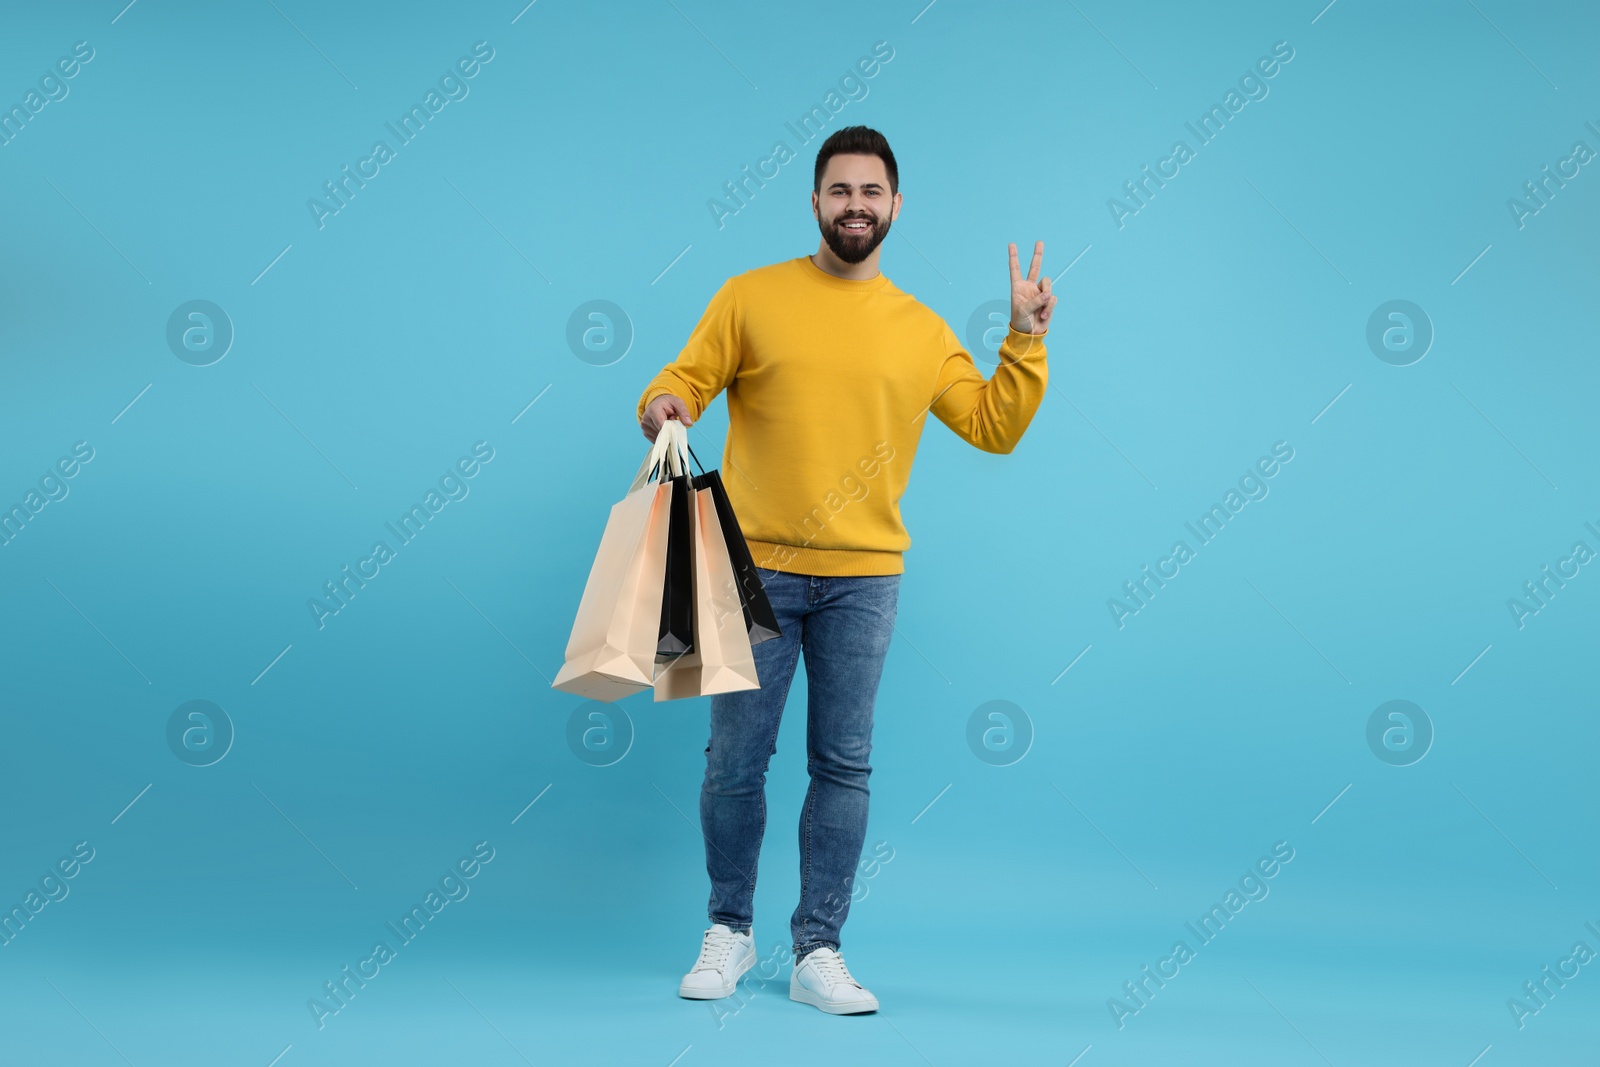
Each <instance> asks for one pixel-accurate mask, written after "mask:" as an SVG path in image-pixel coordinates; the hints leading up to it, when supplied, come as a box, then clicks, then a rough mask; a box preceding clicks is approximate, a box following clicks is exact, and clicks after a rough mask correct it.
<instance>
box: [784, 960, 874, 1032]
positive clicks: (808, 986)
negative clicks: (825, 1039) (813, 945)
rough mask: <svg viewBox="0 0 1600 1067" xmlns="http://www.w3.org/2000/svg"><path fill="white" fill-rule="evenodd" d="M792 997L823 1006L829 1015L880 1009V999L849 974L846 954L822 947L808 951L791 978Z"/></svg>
mask: <svg viewBox="0 0 1600 1067" xmlns="http://www.w3.org/2000/svg"><path fill="white" fill-rule="evenodd" d="M789 999H790V1000H798V1001H799V1002H800V1003H802V1004H810V1005H812V1006H813V1007H817V1008H821V1009H822V1010H823V1011H825V1012H827V1013H828V1014H829V1015H854V1014H856V1013H857V1012H863V1011H877V1010H878V998H877V997H875V996H873V995H872V994H871V993H869V992H867V990H866V989H865V988H863V987H862V985H861V983H860V982H857V981H856V980H855V979H854V978H852V977H850V969H849V968H848V967H846V966H845V965H844V957H843V956H841V955H839V953H837V952H835V951H834V950H833V949H831V948H829V947H827V946H826V945H824V946H822V947H821V948H819V949H815V950H813V951H811V952H808V953H806V957H805V959H803V960H801V961H800V962H799V964H797V965H796V966H795V969H794V974H793V975H791V976H790V977H789Z"/></svg>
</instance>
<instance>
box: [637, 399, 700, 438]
mask: <svg viewBox="0 0 1600 1067" xmlns="http://www.w3.org/2000/svg"><path fill="white" fill-rule="evenodd" d="M668 419H677V420H678V421H679V422H681V423H683V425H684V426H685V427H689V426H693V425H694V420H693V419H691V418H690V417H689V405H688V404H686V403H684V402H683V400H682V399H680V398H679V397H675V396H672V395H670V394H662V395H661V396H658V397H656V398H655V399H654V400H652V401H650V404H649V406H648V407H646V408H645V409H644V418H642V419H640V420H639V429H640V430H641V431H642V432H643V433H644V436H645V439H646V440H647V441H649V442H650V443H651V444H655V443H656V435H657V434H658V433H660V432H661V424H662V423H663V422H665V421H666V420H668Z"/></svg>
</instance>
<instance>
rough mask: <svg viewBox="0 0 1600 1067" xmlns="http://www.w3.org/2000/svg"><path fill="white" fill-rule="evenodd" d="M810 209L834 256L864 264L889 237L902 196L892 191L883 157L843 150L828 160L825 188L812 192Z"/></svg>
mask: <svg viewBox="0 0 1600 1067" xmlns="http://www.w3.org/2000/svg"><path fill="white" fill-rule="evenodd" d="M811 212H812V214H813V215H815V216H816V219H817V228H818V229H820V230H821V231H822V239H823V241H825V242H827V245H828V248H829V249H830V250H831V251H832V252H833V254H834V255H836V256H838V257H839V258H840V259H841V260H843V261H844V262H846V263H860V262H861V261H862V260H864V259H866V258H867V257H868V256H870V255H872V253H873V252H874V251H876V250H877V247H878V246H879V245H880V244H882V243H883V239H884V238H885V237H887V236H888V235H889V225H890V223H892V222H893V221H894V219H895V217H896V216H897V215H899V213H900V194H899V193H898V192H897V193H894V194H892V195H891V194H890V192H889V171H888V169H887V168H886V167H884V165H883V160H882V159H879V158H878V157H877V156H868V155H844V154H841V155H837V156H834V157H832V158H831V159H829V160H828V165H827V169H826V170H825V171H824V172H823V175H822V184H821V188H820V190H818V191H817V192H813V193H812V194H811Z"/></svg>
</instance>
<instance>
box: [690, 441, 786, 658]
mask: <svg viewBox="0 0 1600 1067" xmlns="http://www.w3.org/2000/svg"><path fill="white" fill-rule="evenodd" d="M689 454H690V455H694V449H692V448H691V449H690V450H689ZM699 461H700V460H699V457H698V456H696V457H695V462H696V463H699ZM701 470H702V471H704V473H702V474H697V475H695V478H694V487H695V488H696V489H709V490H711V498H712V500H713V501H714V502H715V503H716V505H717V520H718V522H719V523H720V524H721V526H722V539H723V541H724V542H726V543H727V546H728V561H729V562H730V563H731V564H732V565H733V578H734V582H735V583H736V584H737V585H738V588H739V599H740V601H741V602H742V603H743V605H744V625H745V630H746V632H747V633H748V634H749V637H750V644H752V645H759V644H760V643H761V642H763V641H768V640H771V639H772V638H774V637H782V636H783V631H782V630H780V629H778V617H777V616H776V615H775V614H774V613H773V610H772V602H771V601H770V600H768V599H767V590H766V587H765V586H764V585H762V584H761V575H760V574H758V573H756V562H755V560H754V559H753V558H752V557H751V555H750V546H749V545H748V544H746V543H745V539H744V531H743V530H741V529H740V528H739V519H738V516H736V515H734V513H733V504H731V503H730V502H729V501H728V490H727V489H726V488H725V487H724V486H723V484H722V475H721V474H720V473H719V472H717V471H714V470H712V471H707V470H705V468H703V467H702V468H701Z"/></svg>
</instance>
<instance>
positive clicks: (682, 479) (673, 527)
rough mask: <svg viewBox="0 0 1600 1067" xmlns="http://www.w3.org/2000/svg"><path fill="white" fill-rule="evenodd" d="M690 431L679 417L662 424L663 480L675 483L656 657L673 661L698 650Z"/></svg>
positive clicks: (659, 661) (668, 528)
mask: <svg viewBox="0 0 1600 1067" xmlns="http://www.w3.org/2000/svg"><path fill="white" fill-rule="evenodd" d="M688 433H689V431H688V430H687V429H685V428H684V425H683V423H681V422H679V421H677V420H676V419H668V420H666V421H665V422H664V423H662V425H661V435H663V436H666V438H667V442H668V443H667V446H666V452H665V455H664V456H663V459H664V468H665V469H664V470H663V471H662V475H661V477H662V480H663V481H667V480H669V475H670V481H671V483H672V502H671V506H670V509H669V512H668V515H669V519H668V523H667V560H666V575H665V578H664V580H663V582H662V588H661V629H660V633H659V635H658V637H657V640H656V654H655V661H656V662H657V663H671V662H673V661H674V660H676V659H678V657H680V656H683V655H685V654H687V653H690V652H693V651H694V528H693V517H692V514H691V513H692V511H693V509H694V494H693V488H694V487H693V485H692V484H691V479H690V475H689V457H688V455H687V452H686V450H687V448H688V447H689V438H688Z"/></svg>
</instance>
